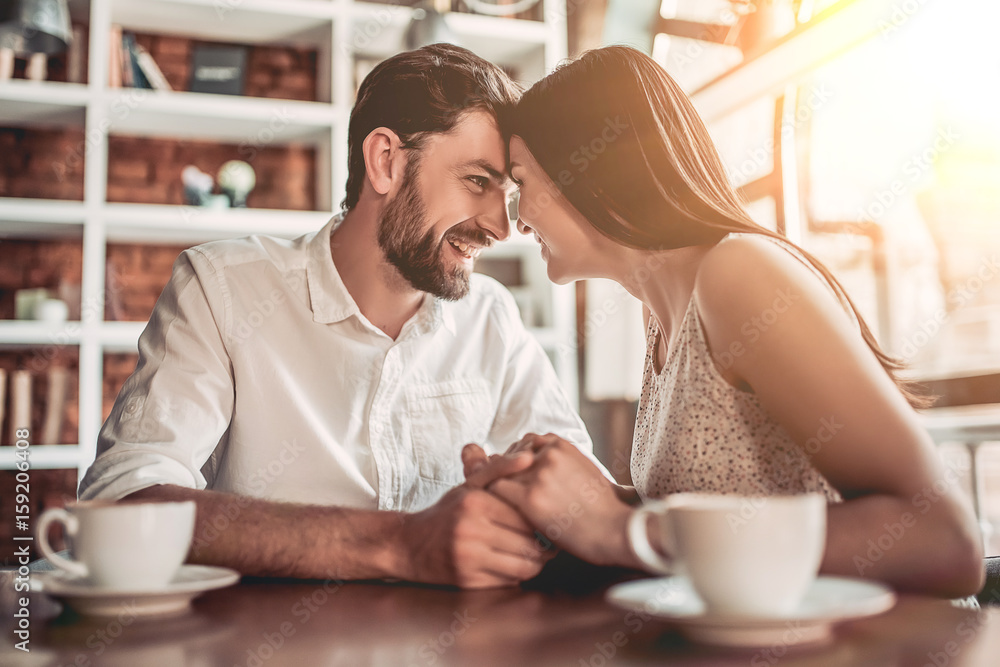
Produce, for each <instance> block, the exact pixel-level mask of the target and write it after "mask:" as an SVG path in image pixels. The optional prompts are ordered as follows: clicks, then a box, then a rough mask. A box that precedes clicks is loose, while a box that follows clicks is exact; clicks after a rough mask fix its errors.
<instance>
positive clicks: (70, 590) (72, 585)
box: [32, 565, 240, 616]
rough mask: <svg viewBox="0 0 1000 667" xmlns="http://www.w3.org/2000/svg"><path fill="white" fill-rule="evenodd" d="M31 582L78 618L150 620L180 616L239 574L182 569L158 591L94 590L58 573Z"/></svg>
mask: <svg viewBox="0 0 1000 667" xmlns="http://www.w3.org/2000/svg"><path fill="white" fill-rule="evenodd" d="M32 579H33V580H34V582H35V583H37V584H39V585H38V586H37V587H36V590H41V591H42V592H43V593H45V594H46V595H50V596H52V597H54V598H59V599H62V600H64V601H65V602H66V603H67V604H68V605H69V606H71V607H73V609H75V610H76V611H78V612H79V613H81V614H86V615H90V616H118V615H121V614H125V615H134V616H152V615H163V614H179V613H182V612H184V611H186V610H187V609H188V607H190V605H191V600H193V599H194V598H196V597H197V596H199V595H201V594H202V593H204V592H205V591H210V590H213V589H215V588H223V587H224V586H230V585H232V584H234V583H236V582H237V581H239V579H240V574H239V572H237V571H235V570H230V569H229V568H225V567H214V566H210V565H182V566H181V569H180V570H179V571H178V572H177V575H176V576H175V577H174V579H173V581H171V582H170V583H169V584H167V585H166V586H165V587H164V588H157V589H152V590H150V589H137V590H125V589H111V588H105V587H102V586H95V585H94V584H91V583H90V582H88V581H87V580H86V579H84V578H82V577H77V576H74V575H71V574H69V573H66V572H63V571H61V570H55V571H51V572H37V573H34V574H32Z"/></svg>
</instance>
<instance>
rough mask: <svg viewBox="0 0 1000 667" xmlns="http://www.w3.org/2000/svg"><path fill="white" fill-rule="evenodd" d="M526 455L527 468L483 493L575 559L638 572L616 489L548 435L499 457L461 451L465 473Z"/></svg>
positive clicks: (532, 437)
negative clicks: (531, 457)
mask: <svg viewBox="0 0 1000 667" xmlns="http://www.w3.org/2000/svg"><path fill="white" fill-rule="evenodd" d="M480 451H481V450H480ZM525 452H531V453H532V454H533V455H534V461H533V463H532V464H531V466H530V467H528V468H527V469H525V470H523V471H521V472H517V473H515V474H512V475H506V476H503V477H499V478H498V479H495V480H494V481H492V482H490V483H489V485H487V487H486V489H487V490H488V491H490V492H491V493H493V494H494V495H496V496H497V497H499V498H501V499H502V500H504V501H506V502H507V503H509V504H510V505H512V506H513V507H514V508H515V509H517V510H518V511H519V512H520V513H521V514H522V515H523V516H524V517H525V518H526V519H527V520H528V521H529V522H531V523H532V524H534V526H535V528H536V529H537V530H538V531H539V532H540V533H542V534H543V535H544V536H545V537H546V538H548V539H549V540H551V541H552V542H554V543H555V544H556V545H557V546H559V547H561V548H563V549H565V550H567V551H569V552H570V553H572V554H574V555H575V556H578V557H579V558H582V559H584V560H587V561H590V562H592V563H595V564H598V565H625V566H629V567H639V566H640V564H639V563H638V561H637V560H636V558H635V556H634V555H633V554H632V551H631V549H630V548H629V546H628V541H627V538H626V535H625V528H626V524H627V522H628V517H629V513H630V512H631V509H630V508H629V506H628V505H626V504H625V503H623V502H622V501H621V500H620V499H619V496H618V493H617V491H616V486H615V485H614V484H613V483H611V482H610V481H609V480H608V479H607V478H606V477H605V476H604V475H603V474H601V471H600V470H598V469H597V467H596V466H594V464H593V463H591V462H590V460H589V459H588V458H587V457H586V456H585V455H584V454H583V453H582V452H581V451H580V450H579V449H577V448H576V447H575V446H574V445H572V444H571V443H569V442H567V441H566V440H563V439H562V438H560V437H558V436H556V435H553V434H551V433H550V434H548V435H536V434H534V433H530V434H528V435H526V436H524V438H522V439H521V440H520V441H518V442H516V443H514V445H512V446H511V447H510V449H508V450H507V453H506V454H504V455H503V457H500V456H499V455H494V456H493V457H489V458H487V457H485V455H483V456H476V455H475V453H474V452H469V453H466V452H463V461H464V462H465V463H466V472H467V473H469V472H470V471H471V470H472V469H476V470H479V471H481V470H482V467H480V466H492V465H496V464H497V460H498V459H500V458H507V457H518V458H519V457H522V456H524V453H525ZM484 459H485V460H484ZM470 463H471V465H470Z"/></svg>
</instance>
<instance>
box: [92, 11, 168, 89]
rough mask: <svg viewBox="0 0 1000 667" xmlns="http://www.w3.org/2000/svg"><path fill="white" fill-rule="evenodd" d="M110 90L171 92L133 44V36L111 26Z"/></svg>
mask: <svg viewBox="0 0 1000 667" xmlns="http://www.w3.org/2000/svg"><path fill="white" fill-rule="evenodd" d="M108 72H109V76H108V86H109V87H110V88H146V89H150V90H171V87H170V84H169V83H168V82H167V79H166V77H164V76H163V72H162V71H160V68H159V66H158V65H157V64H156V61H155V60H153V56H151V55H150V54H149V51H147V50H146V49H144V48H143V47H142V46H141V45H140V44H138V43H137V42H136V40H135V34H134V33H132V32H131V31H128V30H122V28H121V26H119V25H113V26H111V66H110V67H109V69H108Z"/></svg>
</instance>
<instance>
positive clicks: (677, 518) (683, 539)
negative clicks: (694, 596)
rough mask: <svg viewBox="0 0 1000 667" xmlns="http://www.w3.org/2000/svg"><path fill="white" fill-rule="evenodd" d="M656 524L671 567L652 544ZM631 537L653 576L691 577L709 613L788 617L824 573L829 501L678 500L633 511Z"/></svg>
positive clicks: (817, 497)
mask: <svg viewBox="0 0 1000 667" xmlns="http://www.w3.org/2000/svg"><path fill="white" fill-rule="evenodd" d="M651 518H652V519H653V520H655V521H656V524H657V528H658V531H657V538H656V539H657V546H659V547H660V548H661V549H662V551H663V552H664V553H667V554H670V555H671V556H672V557H673V561H671V560H668V559H666V558H664V557H663V556H661V555H660V553H659V552H658V551H657V550H656V549H654V548H653V546H652V545H651V544H650V535H649V532H648V531H647V526H648V521H649V520H650V519H651ZM628 538H629V542H630V543H631V545H632V549H633V551H634V552H635V554H636V555H637V556H638V557H639V559H640V560H642V561H643V563H645V564H646V565H647V566H648V567H649V568H650V569H651V570H653V571H654V572H662V573H665V574H673V573H677V574H683V575H686V576H687V577H688V579H689V580H690V582H691V585H692V586H693V588H694V589H695V591H696V592H697V593H698V595H699V597H701V599H702V601H703V602H704V603H705V607H706V611H707V612H708V613H711V614H718V615H726V616H748V617H783V616H789V615H791V614H793V613H794V612H795V610H796V608H797V607H798V605H799V604H800V603H801V601H802V598H803V597H804V596H805V594H806V592H807V591H808V589H809V586H810V585H811V584H812V582H813V581H814V580H815V579H816V575H817V573H818V572H819V566H820V562H821V561H822V558H823V551H824V547H825V545H826V498H825V497H824V496H823V495H821V494H816V493H812V494H805V495H797V496H769V497H755V498H751V497H743V496H724V495H716V494H702V493H680V494H676V495H673V496H670V497H668V498H666V499H665V500H662V501H657V502H653V503H648V504H647V505H645V506H643V507H642V508H640V509H638V510H636V511H635V512H634V513H633V515H632V517H631V518H630V520H629V525H628Z"/></svg>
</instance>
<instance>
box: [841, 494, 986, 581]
mask: <svg viewBox="0 0 1000 667" xmlns="http://www.w3.org/2000/svg"><path fill="white" fill-rule="evenodd" d="M969 523H970V522H969V521H968V512H967V511H965V509H964V508H962V507H961V506H960V505H958V501H957V499H955V498H954V497H953V496H952V495H950V494H935V493H934V492H933V490H931V493H930V494H929V495H928V494H917V495H916V496H914V497H912V498H907V499H903V498H898V497H895V496H890V495H877V494H872V495H867V496H862V497H859V498H855V499H853V500H848V501H845V502H843V503H839V504H835V505H830V506H829V511H828V513H827V544H826V554H825V556H824V558H823V564H822V572H823V573H825V574H838V575H844V576H852V577H858V576H860V577H871V578H873V579H878V580H881V581H885V582H887V583H889V584H890V585H892V586H893V587H894V588H896V589H898V590H900V591H907V592H916V593H924V594H929V595H939V596H942V597H961V596H964V595H973V594H975V593H978V592H979V590H980V588H981V587H982V583H983V548H982V537H981V536H980V534H979V530H978V527H977V526H976V525H975V524H974V523H972V524H971V525H968V524H969Z"/></svg>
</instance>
